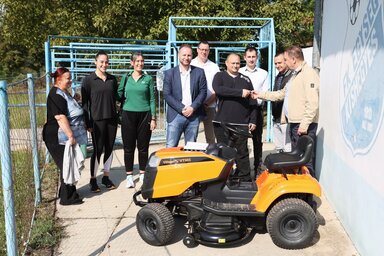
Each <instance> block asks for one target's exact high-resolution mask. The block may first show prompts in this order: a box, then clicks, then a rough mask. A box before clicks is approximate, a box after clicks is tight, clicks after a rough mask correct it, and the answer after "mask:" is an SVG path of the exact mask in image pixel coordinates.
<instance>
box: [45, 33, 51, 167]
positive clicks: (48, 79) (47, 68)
mask: <svg viewBox="0 0 384 256" xmlns="http://www.w3.org/2000/svg"><path fill="white" fill-rule="evenodd" d="M44 49H45V73H46V76H45V95H46V97H48V94H49V89H50V85H51V76H50V74H51V72H52V68H51V51H50V40H49V37H48V41H47V42H45V44H44ZM45 163H46V164H47V163H49V152H48V149H47V147H45Z"/></svg>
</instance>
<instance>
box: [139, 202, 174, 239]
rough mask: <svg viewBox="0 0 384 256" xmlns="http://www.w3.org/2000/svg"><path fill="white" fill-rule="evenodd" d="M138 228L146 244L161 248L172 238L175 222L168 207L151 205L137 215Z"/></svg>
mask: <svg viewBox="0 0 384 256" xmlns="http://www.w3.org/2000/svg"><path fill="white" fill-rule="evenodd" d="M136 228H137V231H138V232H139V235H140V236H141V238H142V239H143V240H144V241H145V242H147V243H148V244H150V245H155V246H161V245H165V244H166V243H167V242H169V240H170V239H171V238H172V235H173V232H174V230H175V220H174V218H173V216H172V213H171V212H170V211H169V210H168V208H167V207H165V206H164V205H162V204H159V203H150V204H147V205H146V206H144V207H143V208H141V209H140V211H139V212H138V213H137V215H136Z"/></svg>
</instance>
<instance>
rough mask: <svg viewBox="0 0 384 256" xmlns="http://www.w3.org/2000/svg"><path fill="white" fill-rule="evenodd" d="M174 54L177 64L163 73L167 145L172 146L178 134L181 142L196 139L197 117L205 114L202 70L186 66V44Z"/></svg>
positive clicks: (188, 56)
mask: <svg viewBox="0 0 384 256" xmlns="http://www.w3.org/2000/svg"><path fill="white" fill-rule="evenodd" d="M178 57H179V63H180V64H179V65H178V66H176V67H174V68H171V69H169V70H167V71H165V74H164V88H163V92H164V98H165V101H166V102H167V105H168V108H167V142H166V147H167V148H168V147H176V146H177V145H178V144H179V140H180V137H181V134H182V133H184V139H185V143H187V142H188V141H196V139H197V134H198V129H199V122H200V119H201V117H202V116H204V115H205V113H204V108H203V103H204V100H205V97H206V95H207V80H206V78H205V74H204V70H203V69H201V68H198V67H194V66H191V65H190V64H191V60H192V47H191V46H190V45H187V44H183V45H181V46H180V48H179V54H178Z"/></svg>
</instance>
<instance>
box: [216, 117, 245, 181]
mask: <svg viewBox="0 0 384 256" xmlns="http://www.w3.org/2000/svg"><path fill="white" fill-rule="evenodd" d="M213 127H214V130H215V136H216V140H217V143H225V144H227V145H228V142H229V140H228V137H229V136H228V134H225V131H224V129H223V128H222V127H221V125H220V124H218V123H213ZM239 128H240V129H244V131H248V126H239ZM247 140H248V138H245V137H239V138H238V139H237V140H236V141H235V148H236V150H237V153H236V165H237V172H236V176H238V177H239V178H241V179H244V180H250V177H251V176H250V172H251V170H250V164H249V152H248V143H247Z"/></svg>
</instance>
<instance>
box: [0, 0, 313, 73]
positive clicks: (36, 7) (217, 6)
mask: <svg viewBox="0 0 384 256" xmlns="http://www.w3.org/2000/svg"><path fill="white" fill-rule="evenodd" d="M314 2H315V0H276V1H270V0H183V1H181V0H157V1H154V0H152V1H151V0H147V1H142V0H129V1H128V0H112V1H101V0H88V1H73V0H51V1H47V0H34V1H24V0H0V6H4V12H3V13H0V38H2V40H1V42H0V53H1V56H3V58H2V63H3V65H2V66H0V76H2V77H12V76H15V75H16V74H18V73H27V72H29V71H33V72H35V73H37V74H39V73H40V70H42V69H43V67H44V42H45V41H46V40H47V36H48V35H66V36H91V37H109V38H129V39H150V40H166V39H168V18H169V17H170V16H176V17H177V16H181V17H185V16H189V17H192V16H198V17H203V16H205V17H260V18H265V17H272V18H274V22H275V32H276V41H277V45H278V48H285V47H287V46H290V45H292V44H297V45H301V46H306V45H309V44H311V42H312V37H313V16H314V12H313V10H314ZM20 17H22V18H20ZM222 23H224V22H222ZM196 24H198V21H196ZM205 24H207V25H209V24H211V21H206V23H205ZM216 24H217V23H216ZM219 24H220V22H219ZM244 24H245V23H244ZM178 36H179V38H178V39H179V40H200V39H205V40H211V41H223V40H226V41H228V40H230V41H236V40H244V39H246V40H249V39H251V37H252V36H253V35H250V34H249V30H248V31H242V30H236V31H234V30H233V29H224V30H223V29H222V30H218V29H183V30H180V33H178Z"/></svg>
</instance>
